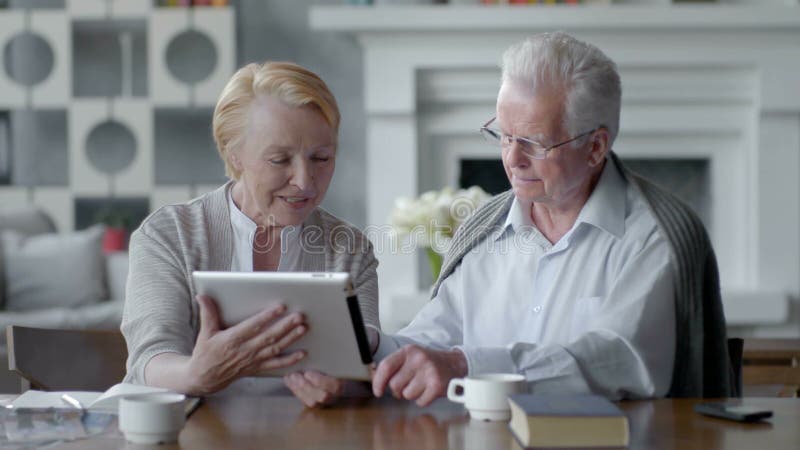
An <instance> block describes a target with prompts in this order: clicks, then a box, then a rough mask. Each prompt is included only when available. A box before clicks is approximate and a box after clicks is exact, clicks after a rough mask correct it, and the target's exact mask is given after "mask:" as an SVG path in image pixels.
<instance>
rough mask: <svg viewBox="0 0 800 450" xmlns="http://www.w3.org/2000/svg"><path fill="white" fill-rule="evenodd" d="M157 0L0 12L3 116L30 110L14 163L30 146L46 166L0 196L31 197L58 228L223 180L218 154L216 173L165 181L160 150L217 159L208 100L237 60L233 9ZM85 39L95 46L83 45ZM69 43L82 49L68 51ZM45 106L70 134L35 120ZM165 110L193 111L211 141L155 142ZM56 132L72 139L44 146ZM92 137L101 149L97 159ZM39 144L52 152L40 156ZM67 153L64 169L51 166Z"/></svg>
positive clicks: (23, 200) (73, 1)
mask: <svg viewBox="0 0 800 450" xmlns="http://www.w3.org/2000/svg"><path fill="white" fill-rule="evenodd" d="M153 3H154V2H150V1H134V2H131V1H129V0H67V1H66V2H65V6H64V8H63V9H42V10H38V9H4V10H2V9H0V50H3V54H4V55H5V56H4V59H3V60H0V66H3V69H4V70H0V92H3V95H2V96H0V112H7V115H12V116H13V115H14V114H18V115H26V117H27V116H31V117H32V118H31V119H29V121H30V124H29V126H27V127H25V132H26V133H29V134H30V135H29V136H27V137H21V136H15V135H14V131H15V128H20V127H8V128H9V130H10V131H8V133H10V135H11V136H10V140H9V141H10V142H11V146H10V150H11V159H12V160H13V159H14V158H20V159H21V158H23V157H27V158H29V159H30V158H34V156H33V155H34V154H35V155H36V156H35V158H36V159H35V160H34V161H32V162H31V164H35V165H36V166H37V167H38V166H39V165H42V166H41V167H45V166H46V167H47V170H46V171H43V173H45V175H41V174H38V173H36V174H34V175H32V176H31V175H28V176H27V177H28V178H31V179H32V180H33V181H31V180H28V181H23V182H20V180H15V177H12V179H11V184H6V185H0V203H2V204H3V205H15V204H29V203H34V204H36V205H38V206H40V207H41V208H43V209H44V210H46V211H47V212H48V213H49V214H50V215H51V216H53V218H54V219H55V221H56V224H57V226H58V229H59V230H60V231H68V230H72V229H75V228H76V226H83V225H86V224H87V223H90V222H91V218H90V217H87V215H91V214H92V210H93V209H97V208H102V207H103V206H107V205H109V204H115V205H117V206H118V207H120V208H128V209H130V210H131V211H130V212H131V214H133V215H134V216H138V217H134V219H140V218H141V217H143V215H144V214H146V213H147V212H151V211H153V210H154V209H156V208H158V207H160V206H162V205H164V204H167V203H172V202H180V201H185V200H188V199H189V198H191V197H192V196H194V195H196V194H199V193H201V192H203V190H205V189H210V188H211V187H212V186H215V185H217V183H218V182H221V181H222V180H224V175H223V173H224V172H223V170H222V163H221V162H220V163H219V167H220V170H219V173H218V175H214V176H208V175H207V174H206V175H205V176H201V177H198V179H191V178H192V177H191V176H189V175H187V174H185V173H183V174H181V175H182V177H176V179H177V181H173V180H172V179H165V178H169V177H161V178H162V180H161V181H162V182H161V183H157V182H156V172H157V170H156V165H157V164H158V158H157V156H158V155H162V156H163V155H164V154H166V152H170V155H169V156H170V157H169V158H166V159H168V160H169V161H170V164H171V165H172V166H173V167H174V166H176V165H179V164H181V163H180V159H181V158H183V159H184V160H186V164H183V165H185V166H192V164H191V159H192V158H194V157H195V155H200V156H198V157H199V158H201V159H204V161H208V160H210V159H211V158H210V157H209V156H210V155H211V154H212V153H213V152H214V149H213V141H212V138H211V136H210V122H211V115H212V110H213V106H214V104H215V102H216V98H217V95H218V94H219V92H220V91H221V90H222V88H223V87H224V84H225V82H226V81H227V80H228V77H229V76H230V75H231V74H232V73H233V70H234V68H235V67H234V65H235V45H236V43H235V34H234V26H235V13H234V10H233V8H231V7H195V8H159V7H155V6H153ZM20 36H24V37H22V38H20ZM115 36H116V37H117V38H118V39H117V40H113V37H115ZM86 42H91V43H93V44H96V45H92V46H90V47H87V46H86V45H84V44H86ZM43 43H44V44H43ZM33 47H36V48H38V49H42V50H41V51H40V53H41V54H38V53H36V52H29V51H28V50H30V49H31V48H33ZM73 50H74V51H78V52H79V53H78V54H76V55H73ZM29 53H30V54H29ZM187 54H188V55H189V56H188V57H187V56H185V55H187ZM5 61H11V63H10V64H9V65H18V66H20V67H22V68H23V69H27V68H28V66H30V67H32V69H31V70H22V72H26V73H34V74H35V75H36V76H38V77H39V79H32V80H31V79H21V78H20V76H19V73H15V72H20V71H21V70H16V71H15V70H14V69H13V68H12V67H5V65H6V63H5ZM43 61H44V62H43ZM48 61H49V63H48ZM142 66H145V67H142ZM15 67H16V66H15ZM17 68H19V67H17ZM40 75H41V76H40ZM26 111H28V112H30V111H32V112H34V114H31V115H27V114H26V113H25V112H26ZM40 111H55V112H56V113H59V112H60V113H62V114H64V115H65V116H66V120H63V119H62V120H61V121H57V122H58V123H60V125H59V126H58V127H56V128H62V127H63V128H65V131H58V130H57V129H54V130H48V129H46V128H47V127H45V126H43V125H42V123H46V122H45V121H44V120H38V119H37V118H36V116H37V114H39V112H40ZM165 113H166V115H167V116H168V117H173V118H175V117H181V115H186V116H187V117H189V118H190V120H189V122H188V123H189V124H191V125H193V126H195V127H196V128H197V130H196V132H197V134H204V136H206V138H205V139H198V138H197V136H191V137H189V138H188V139H187V142H188V143H186V142H180V137H172V138H169V139H162V140H161V141H163V142H161V141H159V140H158V139H157V136H156V134H157V133H156V130H160V134H161V135H163V134H164V133H165V132H168V131H169V125H167V126H161V125H160V124H157V123H156V122H155V121H156V118H157V117H161V116H163V115H164V114H165ZM205 117H207V120H205ZM61 122H65V123H61ZM181 123H184V124H185V121H184V122H181ZM115 130H116V131H115ZM165 130H166V131H165ZM115 132H116V133H117V134H115ZM182 132H183V134H184V135H186V134H187V133H186V130H185V129H183V130H182ZM48 133H50V134H48ZM53 133H56V134H57V135H62V134H64V133H65V134H66V139H64V141H65V142H63V143H61V144H59V145H53V146H52V149H50V148H46V149H43V147H49V146H46V145H43V144H42V143H41V142H40V141H41V140H42V139H41V137H42V136H49V135H52V134H53ZM189 134H192V135H193V134H195V133H189ZM90 136H94V138H92V139H93V140H92V139H90ZM89 140H92V142H93V143H94V144H93V145H95V146H96V148H93V149H92V155H91V157H90V155H89V151H88V150H89V149H88V148H87V142H88V141H89ZM23 143H24V144H26V148H23V147H21V146H20V145H22V144H23ZM15 144H19V145H15ZM166 145H168V146H169V148H164V147H165V146H166ZM62 146H63V147H62ZM118 147H125V149H126V152H127V153H126V152H122V153H120V152H121V150H120V148H118ZM198 147H199V148H198ZM131 148H132V156H131V152H130V151H129V150H130V149H131ZM106 149H107V150H106ZM44 150H47V151H50V154H51V155H54V156H53V157H52V158H42V157H40V152H42V151H44ZM32 152H35V153H32ZM123 153H125V154H124V155H123ZM115 158H116V159H117V161H115V160H114V159H115ZM120 158H122V159H123V161H119V159H120ZM63 160H66V162H67V163H66V164H62V165H63V166H64V167H61V166H62V165H58V164H56V165H54V164H53V162H54V161H63ZM120 163H121V164H122V165H121V166H120ZM29 165H30V164H29ZM109 167H113V168H114V169H113V170H111V171H109V169H108V168H109ZM205 172H206V173H207V172H208V171H205ZM18 178H22V177H18ZM15 183H17V184H15Z"/></svg>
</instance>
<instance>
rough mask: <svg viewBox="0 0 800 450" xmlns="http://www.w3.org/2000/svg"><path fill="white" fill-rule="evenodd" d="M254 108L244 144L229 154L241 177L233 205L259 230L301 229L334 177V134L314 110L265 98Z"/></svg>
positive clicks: (253, 106) (257, 99) (259, 100)
mask: <svg viewBox="0 0 800 450" xmlns="http://www.w3.org/2000/svg"><path fill="white" fill-rule="evenodd" d="M250 108H251V109H250V114H249V117H248V124H247V128H246V131H245V138H244V142H243V144H242V146H241V147H240V148H238V149H237V150H236V151H234V152H233V153H232V154H231V164H233V166H234V167H236V169H238V170H240V171H241V176H240V177H239V181H238V182H237V185H236V187H235V188H234V199H237V200H238V202H239V207H240V208H241V210H242V212H244V213H245V214H246V215H247V216H248V217H250V218H251V219H253V221H254V222H256V223H257V224H258V225H262V226H278V227H283V226H287V225H299V224H301V223H303V221H304V220H305V219H306V218H307V217H308V215H309V214H311V212H312V211H313V210H314V208H316V207H317V206H318V205H319V204H320V203H321V202H322V199H323V198H324V197H325V193H326V192H327V190H328V186H329V185H330V182H331V178H332V177H333V169H334V167H335V159H336V136H335V134H334V131H333V130H332V129H331V127H330V125H328V123H327V122H326V121H325V119H324V117H323V116H322V114H321V113H320V112H319V111H318V110H317V109H315V108H313V107H311V106H303V107H293V106H288V105H286V104H285V103H283V102H281V101H280V100H277V99H275V98H272V97H269V96H263V97H259V98H256V99H255V100H254V101H253V104H252V105H251V107H250ZM237 191H239V192H238V194H240V195H236V194H237Z"/></svg>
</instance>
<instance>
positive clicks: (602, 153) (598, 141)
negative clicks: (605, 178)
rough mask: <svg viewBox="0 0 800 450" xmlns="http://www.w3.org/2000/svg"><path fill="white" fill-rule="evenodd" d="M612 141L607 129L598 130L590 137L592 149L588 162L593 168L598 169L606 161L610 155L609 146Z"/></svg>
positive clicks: (590, 148) (590, 149)
mask: <svg viewBox="0 0 800 450" xmlns="http://www.w3.org/2000/svg"><path fill="white" fill-rule="evenodd" d="M610 139H611V135H610V134H609V132H608V129H606V128H605V127H602V128H598V129H597V130H596V131H595V132H593V133H592V134H591V136H590V137H589V145H590V147H589V155H588V161H589V165H590V166H591V167H597V166H598V165H600V164H602V163H603V161H605V159H606V155H608V151H609V150H610V149H609V145H608V143H609V140H610Z"/></svg>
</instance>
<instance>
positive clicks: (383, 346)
mask: <svg viewBox="0 0 800 450" xmlns="http://www.w3.org/2000/svg"><path fill="white" fill-rule="evenodd" d="M375 331H377V332H378V339H379V342H378V348H377V349H376V350H375V354H373V355H372V359H373V360H374V361H375V362H376V363H379V362H381V360H382V359H383V358H386V357H387V356H389V355H391V354H392V353H394V352H395V351H396V350H397V349H399V348H400V344H398V343H397V342H396V341H395V340H394V338H393V337H392V336H390V335H388V334H386V333H384V332H382V331H381V330H379V329H377V328H376V329H375Z"/></svg>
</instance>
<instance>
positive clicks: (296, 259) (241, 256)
mask: <svg viewBox="0 0 800 450" xmlns="http://www.w3.org/2000/svg"><path fill="white" fill-rule="evenodd" d="M231 191H232V189H231V188H228V194H227V195H228V209H229V210H230V212H231V227H233V259H232V260H231V272H252V271H253V237H254V236H255V234H256V231H257V229H258V225H256V223H255V222H253V219H251V218H249V217H247V215H246V214H245V213H243V212H242V211H241V210H240V209H239V207H238V206H236V203H234V201H233V194H232V193H231ZM302 230H303V227H302V226H292V225H289V226H285V227H283V228H282V229H281V257H280V258H281V259H280V262H279V263H278V270H277V271H278V272H296V271H299V270H300V258H301V251H300V250H301V247H300V242H299V239H300V232H301V231H302Z"/></svg>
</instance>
